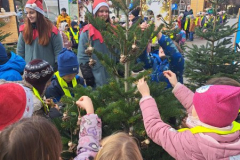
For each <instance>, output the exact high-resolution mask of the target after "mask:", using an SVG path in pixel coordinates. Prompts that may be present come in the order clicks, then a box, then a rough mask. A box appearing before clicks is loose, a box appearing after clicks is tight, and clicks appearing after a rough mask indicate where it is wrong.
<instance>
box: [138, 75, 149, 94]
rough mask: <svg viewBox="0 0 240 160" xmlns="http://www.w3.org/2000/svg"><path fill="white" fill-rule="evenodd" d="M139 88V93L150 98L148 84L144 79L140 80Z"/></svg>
mask: <svg viewBox="0 0 240 160" xmlns="http://www.w3.org/2000/svg"><path fill="white" fill-rule="evenodd" d="M137 88H138V91H139V92H140V93H141V95H142V97H145V96H150V90H149V87H148V84H147V82H146V81H144V78H142V79H139V81H138V84H137Z"/></svg>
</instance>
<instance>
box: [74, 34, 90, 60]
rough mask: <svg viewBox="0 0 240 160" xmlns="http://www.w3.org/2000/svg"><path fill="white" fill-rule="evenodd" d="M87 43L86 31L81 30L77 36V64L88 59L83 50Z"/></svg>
mask: <svg viewBox="0 0 240 160" xmlns="http://www.w3.org/2000/svg"><path fill="white" fill-rule="evenodd" d="M87 43H88V31H86V32H82V33H81V35H80V37H79V43H78V54H77V58H78V63H79V65H81V64H83V65H85V63H86V62H88V61H89V56H88V55H87V54H85V50H86V49H87Z"/></svg>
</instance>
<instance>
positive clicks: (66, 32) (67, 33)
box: [63, 31, 71, 41]
mask: <svg viewBox="0 0 240 160" xmlns="http://www.w3.org/2000/svg"><path fill="white" fill-rule="evenodd" d="M63 32H64V33H65V34H66V36H67V37H68V40H69V41H70V40H71V38H70V33H69V32H68V31H63Z"/></svg>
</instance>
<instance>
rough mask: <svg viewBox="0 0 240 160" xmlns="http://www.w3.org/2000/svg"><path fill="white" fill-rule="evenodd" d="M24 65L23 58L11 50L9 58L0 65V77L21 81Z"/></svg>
mask: <svg viewBox="0 0 240 160" xmlns="http://www.w3.org/2000/svg"><path fill="white" fill-rule="evenodd" d="M25 65H26V62H25V60H24V59H23V58H22V57H21V56H18V55H16V54H15V53H13V52H11V57H10V59H9V60H8V61H7V62H6V63H5V64H3V65H0V79H5V80H6V81H21V80H22V76H21V74H20V73H23V70H24V67H25Z"/></svg>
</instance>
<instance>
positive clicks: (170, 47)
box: [158, 34, 184, 83]
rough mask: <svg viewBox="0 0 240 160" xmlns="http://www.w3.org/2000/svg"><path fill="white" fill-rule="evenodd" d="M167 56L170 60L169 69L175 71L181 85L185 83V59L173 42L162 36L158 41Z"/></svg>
mask: <svg viewBox="0 0 240 160" xmlns="http://www.w3.org/2000/svg"><path fill="white" fill-rule="evenodd" d="M158 43H159V45H160V46H161V47H162V49H163V51H164V53H165V55H166V56H167V57H168V59H169V69H170V70H171V71H173V72H174V73H175V74H176V76H177V79H178V81H179V82H180V83H183V70H184V58H183V56H182V54H181V53H180V52H179V50H178V49H177V47H176V46H175V45H174V43H173V41H172V40H171V39H170V38H169V37H168V36H166V35H164V34H163V35H162V37H161V39H160V40H159V41H158Z"/></svg>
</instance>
